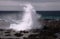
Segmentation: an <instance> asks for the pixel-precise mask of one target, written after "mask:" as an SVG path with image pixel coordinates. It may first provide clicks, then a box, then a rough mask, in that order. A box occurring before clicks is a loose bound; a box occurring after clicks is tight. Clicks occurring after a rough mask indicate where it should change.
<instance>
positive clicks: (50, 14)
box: [0, 11, 60, 19]
mask: <svg viewBox="0 0 60 39" xmlns="http://www.w3.org/2000/svg"><path fill="white" fill-rule="evenodd" d="M36 12H37V14H40V15H42V18H49V19H53V18H55V19H56V18H59V19H60V11H36ZM19 13H22V11H0V15H1V14H19Z"/></svg>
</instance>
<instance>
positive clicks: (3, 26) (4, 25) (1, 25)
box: [0, 20, 10, 29]
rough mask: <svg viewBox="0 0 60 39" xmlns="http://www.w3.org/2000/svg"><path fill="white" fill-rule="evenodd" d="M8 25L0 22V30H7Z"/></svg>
mask: <svg viewBox="0 0 60 39" xmlns="http://www.w3.org/2000/svg"><path fill="white" fill-rule="evenodd" d="M9 25H10V23H9V22H6V21H4V20H0V28H2V29H8V27H9Z"/></svg>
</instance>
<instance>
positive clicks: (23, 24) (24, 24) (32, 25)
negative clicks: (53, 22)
mask: <svg viewBox="0 0 60 39" xmlns="http://www.w3.org/2000/svg"><path fill="white" fill-rule="evenodd" d="M23 6H24V7H23V10H24V11H23V12H24V14H23V17H22V20H21V21H20V22H19V23H18V24H10V29H13V30H15V31H21V30H22V31H24V30H31V29H36V28H41V24H39V23H38V21H37V19H38V18H37V14H36V11H35V9H34V7H33V6H32V5H31V4H30V3H28V4H24V5H23Z"/></svg>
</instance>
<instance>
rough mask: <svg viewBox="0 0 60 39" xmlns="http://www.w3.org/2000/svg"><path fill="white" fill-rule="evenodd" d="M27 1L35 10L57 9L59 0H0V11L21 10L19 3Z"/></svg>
mask: <svg viewBox="0 0 60 39" xmlns="http://www.w3.org/2000/svg"><path fill="white" fill-rule="evenodd" d="M26 2H29V3H31V4H32V5H33V6H34V8H35V9H36V10H37V11H52V10H53V11H56V10H57V11H59V10H60V0H0V11H2V10H11V11H12V10H17V11H19V10H22V9H21V7H20V6H19V4H23V3H26Z"/></svg>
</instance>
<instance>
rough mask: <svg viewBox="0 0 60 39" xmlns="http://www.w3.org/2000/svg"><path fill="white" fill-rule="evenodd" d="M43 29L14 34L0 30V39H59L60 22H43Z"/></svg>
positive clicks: (47, 20)
mask: <svg viewBox="0 0 60 39" xmlns="http://www.w3.org/2000/svg"><path fill="white" fill-rule="evenodd" d="M43 26H44V28H43V29H42V30H40V29H33V30H30V31H19V32H16V31H14V30H12V29H10V30H7V29H0V39H60V20H58V21H57V20H51V19H45V20H43Z"/></svg>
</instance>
